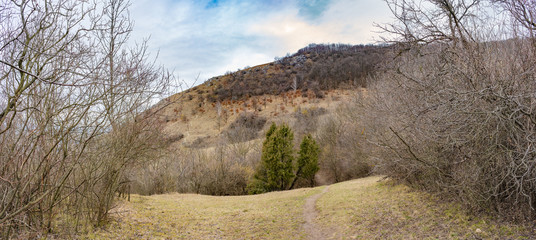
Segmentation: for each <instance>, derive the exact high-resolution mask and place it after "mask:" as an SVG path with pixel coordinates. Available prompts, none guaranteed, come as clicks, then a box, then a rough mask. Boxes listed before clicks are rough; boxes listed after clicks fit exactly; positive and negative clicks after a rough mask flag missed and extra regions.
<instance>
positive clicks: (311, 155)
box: [291, 134, 320, 188]
mask: <svg viewBox="0 0 536 240" xmlns="http://www.w3.org/2000/svg"><path fill="white" fill-rule="evenodd" d="M319 153H320V148H319V147H318V144H317V143H316V141H315V140H314V139H313V137H312V136H311V134H308V135H306V136H304V137H303V139H302V142H301V144H300V151H299V152H298V155H299V156H298V171H297V172H296V177H295V178H294V181H292V185H291V188H293V187H294V185H295V184H296V181H297V180H298V179H299V178H302V179H305V180H307V181H308V182H309V184H310V186H311V187H312V186H314V178H315V174H316V172H318V169H319V167H318V154H319Z"/></svg>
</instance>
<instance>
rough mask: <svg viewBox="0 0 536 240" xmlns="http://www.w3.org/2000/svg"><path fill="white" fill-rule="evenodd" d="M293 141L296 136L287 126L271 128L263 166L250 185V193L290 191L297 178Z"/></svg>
mask: <svg viewBox="0 0 536 240" xmlns="http://www.w3.org/2000/svg"><path fill="white" fill-rule="evenodd" d="M293 139H294V134H293V133H292V130H291V129H290V128H289V127H288V126H287V125H285V124H283V125H281V126H279V127H277V126H276V125H275V123H274V124H272V126H270V129H269V130H268V131H267V132H266V139H265V140H264V142H263V147H262V156H261V161H262V163H261V166H260V167H259V169H258V170H257V172H256V174H255V176H254V180H253V182H252V183H250V185H249V192H250V193H252V194H255V193H262V192H268V191H275V190H285V189H288V187H289V186H290V184H291V181H292V179H293V178H294V177H295V176H294V171H293V161H294V156H293V155H294V149H293V147H292V141H293Z"/></svg>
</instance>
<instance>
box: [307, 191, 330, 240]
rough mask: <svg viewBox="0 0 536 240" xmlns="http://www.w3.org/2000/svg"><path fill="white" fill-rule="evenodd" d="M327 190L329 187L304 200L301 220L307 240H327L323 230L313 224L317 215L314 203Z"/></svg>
mask: <svg viewBox="0 0 536 240" xmlns="http://www.w3.org/2000/svg"><path fill="white" fill-rule="evenodd" d="M328 189H329V186H327V187H325V188H324V190H323V191H322V192H321V193H318V194H315V195H313V196H310V197H309V198H307V199H306V200H305V206H304V209H303V218H304V219H305V223H304V224H303V228H305V232H306V233H307V238H308V239H327V236H326V235H327V234H326V233H325V232H323V231H322V230H323V229H322V228H321V227H319V226H317V225H316V224H315V219H316V215H317V211H316V208H315V206H316V201H317V200H318V199H319V198H320V197H321V196H322V195H323V194H324V193H326V192H327V191H328Z"/></svg>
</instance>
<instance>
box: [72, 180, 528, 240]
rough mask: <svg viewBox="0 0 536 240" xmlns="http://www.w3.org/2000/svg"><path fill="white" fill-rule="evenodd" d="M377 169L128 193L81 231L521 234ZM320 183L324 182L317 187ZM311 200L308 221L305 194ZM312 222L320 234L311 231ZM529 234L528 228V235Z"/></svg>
mask: <svg viewBox="0 0 536 240" xmlns="http://www.w3.org/2000/svg"><path fill="white" fill-rule="evenodd" d="M381 179H382V177H378V176H375V177H368V178H363V179H357V180H353V181H348V182H342V183H338V184H334V185H331V186H329V189H327V190H326V187H325V186H322V187H316V188H304V189H296V190H291V191H283V192H272V193H267V194H261V195H253V196H225V197H214V196H204V195H196V194H166V195H154V196H138V195H136V196H133V198H132V199H133V200H132V202H123V203H122V204H121V207H120V208H118V209H117V210H116V213H117V214H116V215H115V221H114V222H113V223H112V224H111V226H110V227H109V228H108V229H106V230H99V231H96V232H92V233H90V234H88V235H86V236H83V237H82V238H84V239H315V237H318V236H321V238H327V239H387V238H388V239H524V238H525V239H526V238H527V237H529V238H530V236H531V235H529V234H530V233H529V232H528V230H527V229H526V228H523V227H522V226H516V225H505V224H499V223H497V222H495V221H491V220H490V219H488V218H485V217H474V216H471V215H466V214H465V213H463V212H462V211H461V210H460V209H459V208H457V206H456V205H450V204H446V203H439V202H438V200H437V199H434V198H432V197H431V196H429V195H427V194H424V193H420V192H414V191H411V190H409V189H408V188H407V187H404V186H400V185H398V186H393V185H391V184H390V183H389V182H388V181H387V182H386V181H381ZM323 190H326V191H324V193H322V192H323ZM311 200H314V201H312V204H313V206H314V208H313V211H315V213H314V214H313V215H314V216H316V217H315V218H314V219H313V222H312V223H309V222H308V220H307V211H311V208H310V207H307V204H306V203H307V202H310V201H311ZM308 224H314V225H315V229H317V230H318V232H319V234H320V235H314V234H312V233H311V228H310V227H307V225H308ZM532 236H534V235H532Z"/></svg>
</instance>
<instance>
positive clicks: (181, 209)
mask: <svg viewBox="0 0 536 240" xmlns="http://www.w3.org/2000/svg"><path fill="white" fill-rule="evenodd" d="M320 190H321V189H320V188H315V189H310V188H309V189H297V190H292V191H285V192H272V193H267V194H261V195H255V196H226V197H214V196H204V195H196V194H165V195H156V196H149V197H145V196H137V195H136V196H133V198H132V202H130V203H125V205H124V207H123V208H124V209H123V210H126V211H127V212H125V213H123V214H122V216H119V217H118V219H117V220H116V221H115V222H113V223H112V224H111V226H109V227H108V229H106V230H99V231H97V232H94V233H92V234H89V235H87V236H84V237H83V238H84V239H288V238H290V239H305V236H306V234H305V232H304V231H303V229H302V224H303V223H304V220H303V219H302V218H303V213H302V212H303V205H304V203H305V199H306V198H307V197H308V196H311V195H313V194H315V193H318V192H319V191H320Z"/></svg>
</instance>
